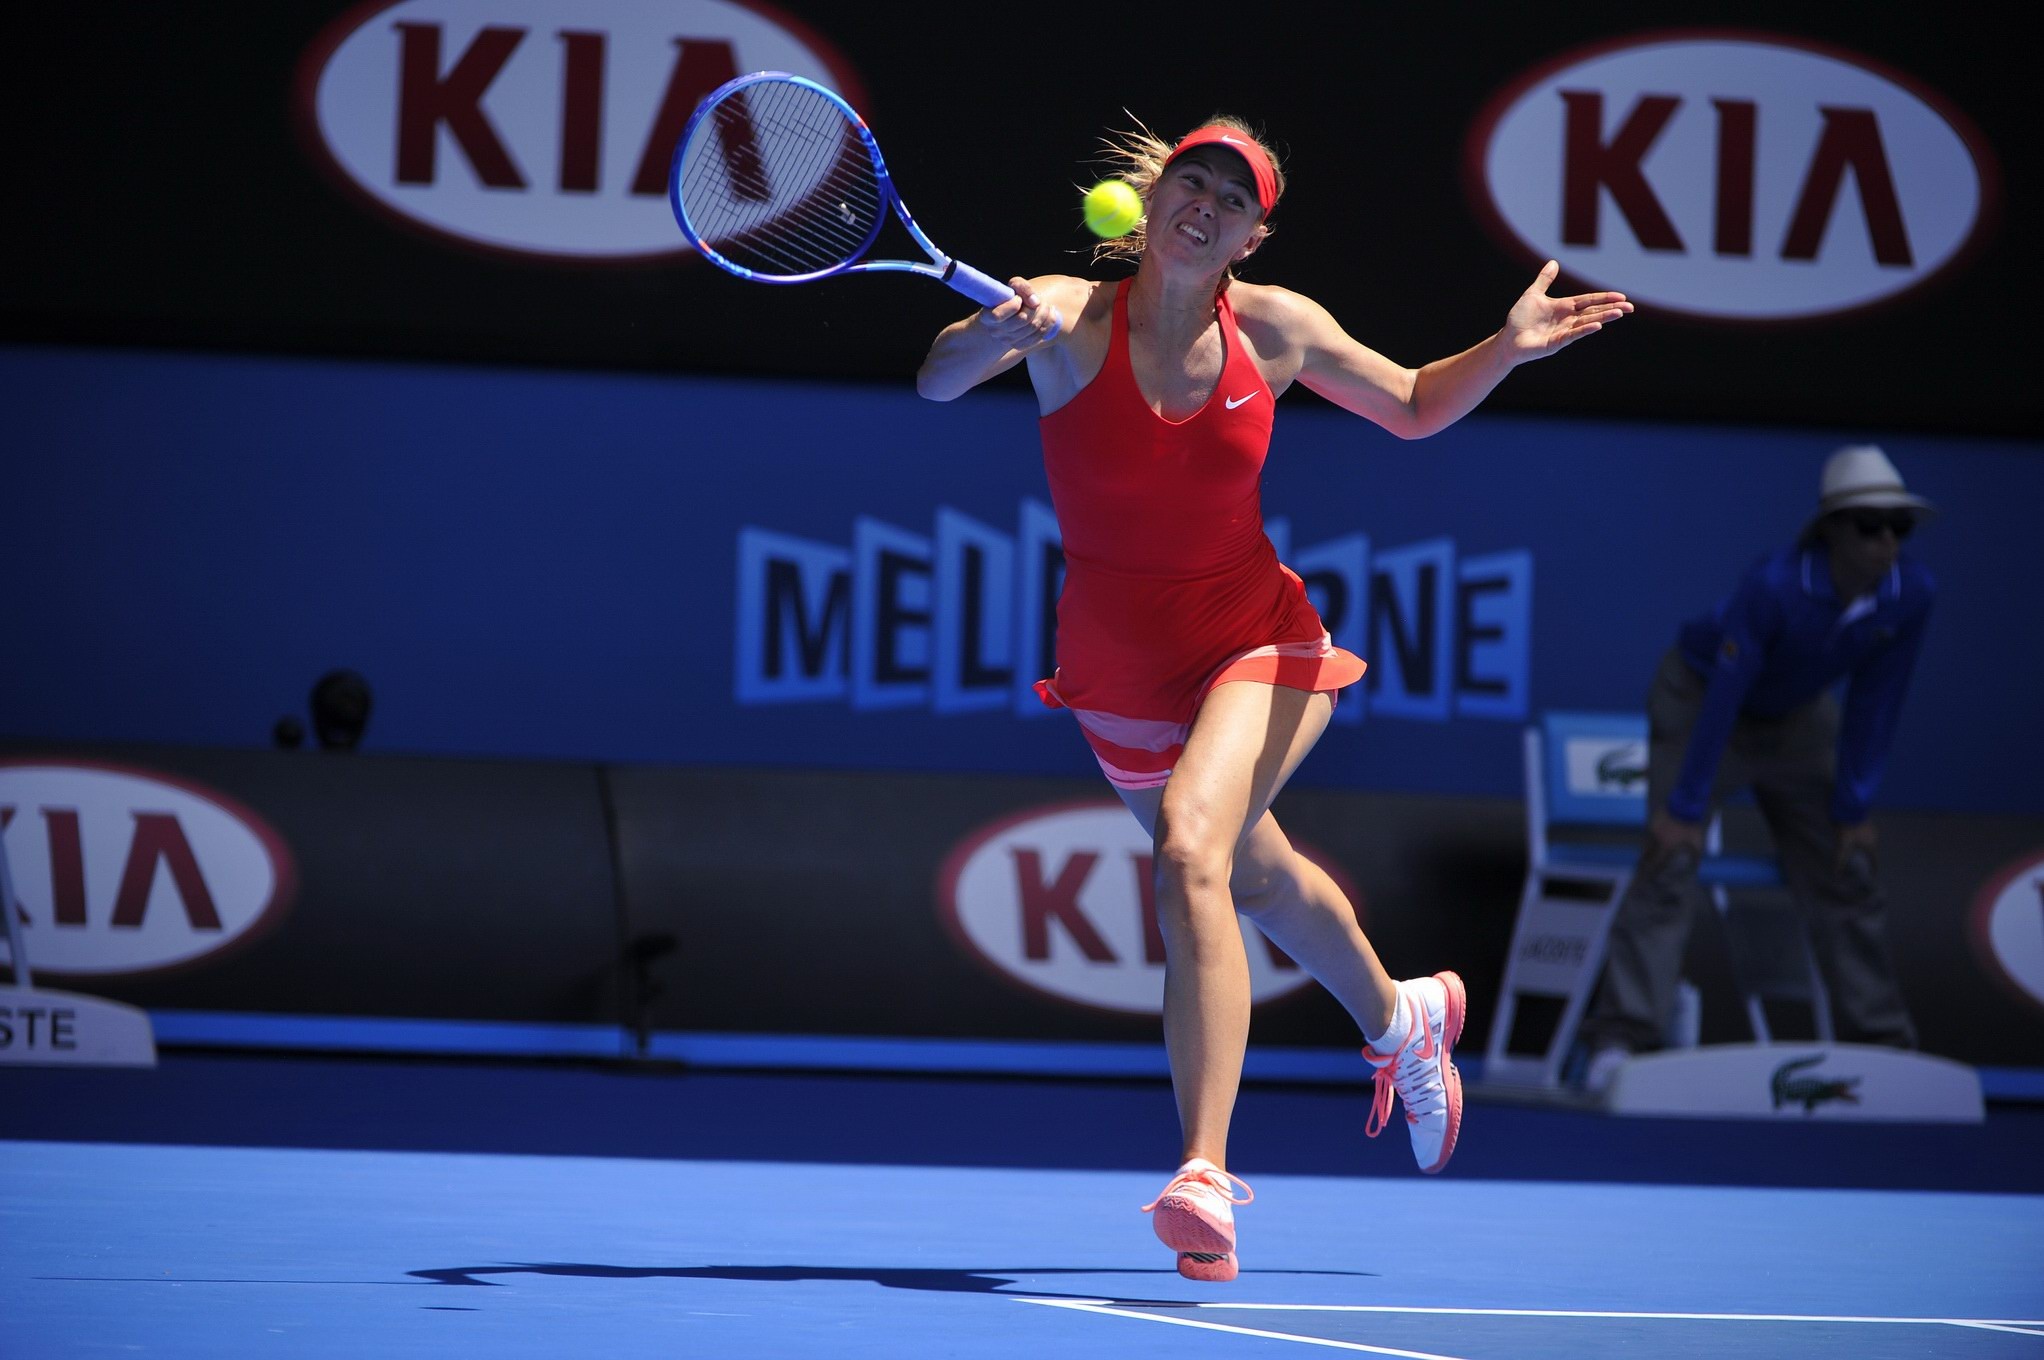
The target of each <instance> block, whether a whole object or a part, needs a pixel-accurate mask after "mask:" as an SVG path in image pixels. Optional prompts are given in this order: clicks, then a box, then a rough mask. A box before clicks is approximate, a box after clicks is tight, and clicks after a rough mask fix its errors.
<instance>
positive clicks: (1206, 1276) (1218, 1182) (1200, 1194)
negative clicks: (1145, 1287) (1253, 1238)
mask: <svg viewBox="0 0 2044 1360" xmlns="http://www.w3.org/2000/svg"><path fill="white" fill-rule="evenodd" d="M1238 1190H1239V1191H1241V1194H1240V1195H1237V1194H1236V1193H1235V1192H1236V1191H1238ZM1255 1198H1256V1192H1255V1191H1254V1190H1251V1189H1250V1188H1249V1183H1248V1182H1247V1181H1242V1180H1237V1179H1236V1178H1235V1177H1233V1176H1230V1175H1229V1174H1228V1173H1227V1172H1225V1171H1223V1170H1221V1169H1220V1168H1219V1167H1217V1166H1215V1165H1214V1164H1213V1163H1212V1162H1210V1161H1208V1160H1207V1159H1206V1158H1204V1157H1195V1158H1193V1159H1192V1160H1191V1161H1189V1162H1187V1163H1186V1164H1185V1165H1184V1166H1181V1167H1179V1168H1178V1174H1177V1175H1175V1176H1173V1177H1172V1178H1171V1182H1170V1184H1168V1185H1166V1186H1165V1187H1164V1193H1163V1194H1161V1195H1159V1196H1157V1198H1156V1199H1154V1200H1152V1201H1151V1202H1150V1203H1148V1204H1145V1205H1144V1206H1143V1212H1144V1213H1146V1214H1149V1215H1150V1226H1151V1227H1153V1228H1155V1229H1156V1230H1157V1239H1158V1240H1159V1241H1161V1242H1162V1243H1163V1244H1164V1245H1165V1246H1167V1247H1169V1248H1171V1250H1173V1251H1175V1252H1177V1253H1178V1273H1179V1274H1180V1275H1183V1276H1184V1277H1185V1278H1186V1279H1188V1280H1208V1281H1212V1282H1215V1283H1225V1282H1226V1281H1229V1280H1232V1279H1234V1278H1235V1273H1236V1269H1237V1263H1236V1260H1235V1206H1236V1205H1238V1204H1247V1203H1249V1201H1251V1200H1253V1199H1255Z"/></svg>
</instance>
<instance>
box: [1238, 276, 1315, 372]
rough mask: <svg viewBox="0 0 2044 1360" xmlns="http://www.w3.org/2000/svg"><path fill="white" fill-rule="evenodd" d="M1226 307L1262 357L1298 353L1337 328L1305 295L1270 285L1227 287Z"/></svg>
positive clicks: (1244, 284) (1241, 284) (1242, 284)
mask: <svg viewBox="0 0 2044 1360" xmlns="http://www.w3.org/2000/svg"><path fill="white" fill-rule="evenodd" d="M1228 305H1229V306H1231V307H1233V308H1234V309H1235V320H1236V323H1237V324H1238V325H1240V326H1241V327H1242V329H1243V331H1244V332H1245V333H1247V335H1248V336H1249V338H1250V340H1251V341H1252V342H1253V343H1254V344H1255V345H1256V347H1257V349H1258V350H1259V351H1260V352H1262V353H1264V354H1267V355H1268V354H1277V353H1282V352H1297V351H1299V350H1300V349H1302V348H1306V347H1310V346H1311V345H1312V344H1313V343H1314V342H1316V341H1317V340H1320V339H1323V338H1324V336H1325V334H1326V332H1327V331H1328V330H1329V329H1330V328H1331V329H1339V328H1338V327H1336V326H1335V322H1334V318H1333V317H1331V316H1329V315H1328V314H1327V309H1326V308H1325V307H1322V306H1321V305H1320V304H1319V303H1317V302H1315V301H1314V300H1313V299H1312V298H1309V297H1307V296H1306V295H1305V294H1304V293H1298V292H1294V291H1293V290H1291V289H1290V288H1283V287H1279V286H1278V285H1277V284H1273V283H1244V282H1242V281H1241V280H1240V279H1237V280H1236V281H1235V282H1233V283H1231V284H1229V285H1228Z"/></svg>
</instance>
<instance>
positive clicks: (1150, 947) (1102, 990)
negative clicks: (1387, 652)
mask: <svg viewBox="0 0 2044 1360" xmlns="http://www.w3.org/2000/svg"><path fill="white" fill-rule="evenodd" d="M1293 844H1294V846H1295V847H1296V848H1298V849H1299V851H1300V853H1301V854H1305V855H1306V856H1307V857H1308V858H1310V859H1312V860H1313V861H1314V863H1316V864H1319V865H1320V866H1321V867H1322V868H1324V869H1327V870H1328V872H1329V874H1330V875H1331V876H1333V877H1334V878H1335V880H1336V882H1338V883H1339V882H1342V877H1341V874H1340V873H1339V871H1338V870H1336V869H1335V867H1334V866H1333V865H1332V864H1330V863H1329V862H1328V860H1327V859H1326V857H1325V856H1323V855H1321V854H1318V853H1317V852H1313V851H1310V850H1308V849H1307V848H1305V847H1303V846H1299V845H1298V843H1297V841H1296V840H1294V842H1293ZM1154 884H1155V874H1154V870H1153V860H1152V846H1151V842H1150V838H1149V837H1148V836H1146V835H1144V834H1143V829H1142V827H1141V826H1140V825H1139V824H1138V823H1137V822H1136V819H1135V818H1133V817H1131V816H1130V815H1129V812H1128V809H1127V808H1126V807H1123V806H1122V805H1121V804H1120V803H1118V802H1110V801H1106V800H1099V801H1091V802H1084V803H1068V804H1062V805H1057V806H1051V807H1040V808H1032V809H1030V810H1029V811H1027V812H1024V813H1021V814H1019V815H1017V816H1014V817H1009V818H1006V819H1004V820H1002V821H999V822H996V823H994V824H993V825H991V826H987V827H982V828H981V829H980V830H978V831H977V832H975V833H973V834H972V835H970V836H968V837H966V838H965V840H963V841H962V842H960V843H959V845H958V847H957V848H956V849H955V850H953V851H952V853H951V854H950V856H949V857H948V858H947V859H946V861H945V864H944V867H943V869H942V871H941V873H940V875H939V878H938V884H937V902H938V909H939V911H940V912H941V913H942V915H943V919H944V924H945V927H946V928H947V929H948V930H949V931H950V933H951V936H952V938H953V939H954V940H956V941H957V942H958V943H959V944H960V945H961V946H962V947H963V948H964V949H965V950H966V952H968V953H969V954H972V955H974V956H975V957H977V958H979V959H980V960H981V961H983V962H984V963H986V964H987V965H988V966H989V967H991V968H992V969H993V970H994V971H995V972H997V973H999V974H1001V975H1002V976H1003V977H1005V978H1007V979H1009V980H1011V981H1014V982H1019V983H1021V984H1022V985H1023V986H1024V987H1027V988H1030V989H1031V990H1033V991H1036V992H1039V993H1042V994H1044V995H1047V996H1052V997H1056V998H1057V999H1058V1000H1060V1001H1066V1002H1073V1003H1076V1004H1078V1005H1082V1006H1093V1007H1098V1008H1100V1009H1103V1010H1110V1011H1123V1012H1130V1013H1134V1014H1142V1015H1159V1014H1162V1013H1163V1009H1164V938H1163V934H1162V932H1161V931H1160V930H1159V929H1158V927H1157V912H1156V902H1155V887H1154ZM1343 890H1344V891H1345V892H1348V895H1349V900H1350V901H1356V900H1358V899H1357V898H1356V895H1355V893H1354V892H1353V891H1350V890H1349V889H1348V888H1347V885H1346V884H1345V883H1343ZM1242 938H1243V943H1244V945H1245V946H1246V947H1247V952H1248V955H1249V981H1250V996H1251V1000H1252V1001H1254V1002H1258V1003H1260V1002H1265V1001H1271V1000H1274V999H1276V998H1278V997H1281V996H1284V995H1286V994H1287V993H1290V992H1293V991H1296V990H1298V989H1299V988H1300V987H1303V986H1305V985H1306V983H1307V982H1309V981H1310V980H1311V979H1310V978H1309V977H1308V975H1307V973H1306V972H1305V970H1304V969H1302V968H1300V967H1299V965H1298V964H1296V963H1294V962H1293V961H1292V960H1291V959H1289V958H1287V957H1286V956H1285V955H1284V954H1283V953H1282V952H1281V951H1280V950H1278V949H1277V947H1276V946H1274V945H1272V944H1270V943H1269V942H1267V941H1266V940H1265V939H1264V938H1263V937H1262V936H1261V935H1259V934H1258V933H1257V932H1256V930H1255V928H1254V927H1252V926H1251V925H1249V923H1248V922H1247V921H1243V922H1242Z"/></svg>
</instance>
